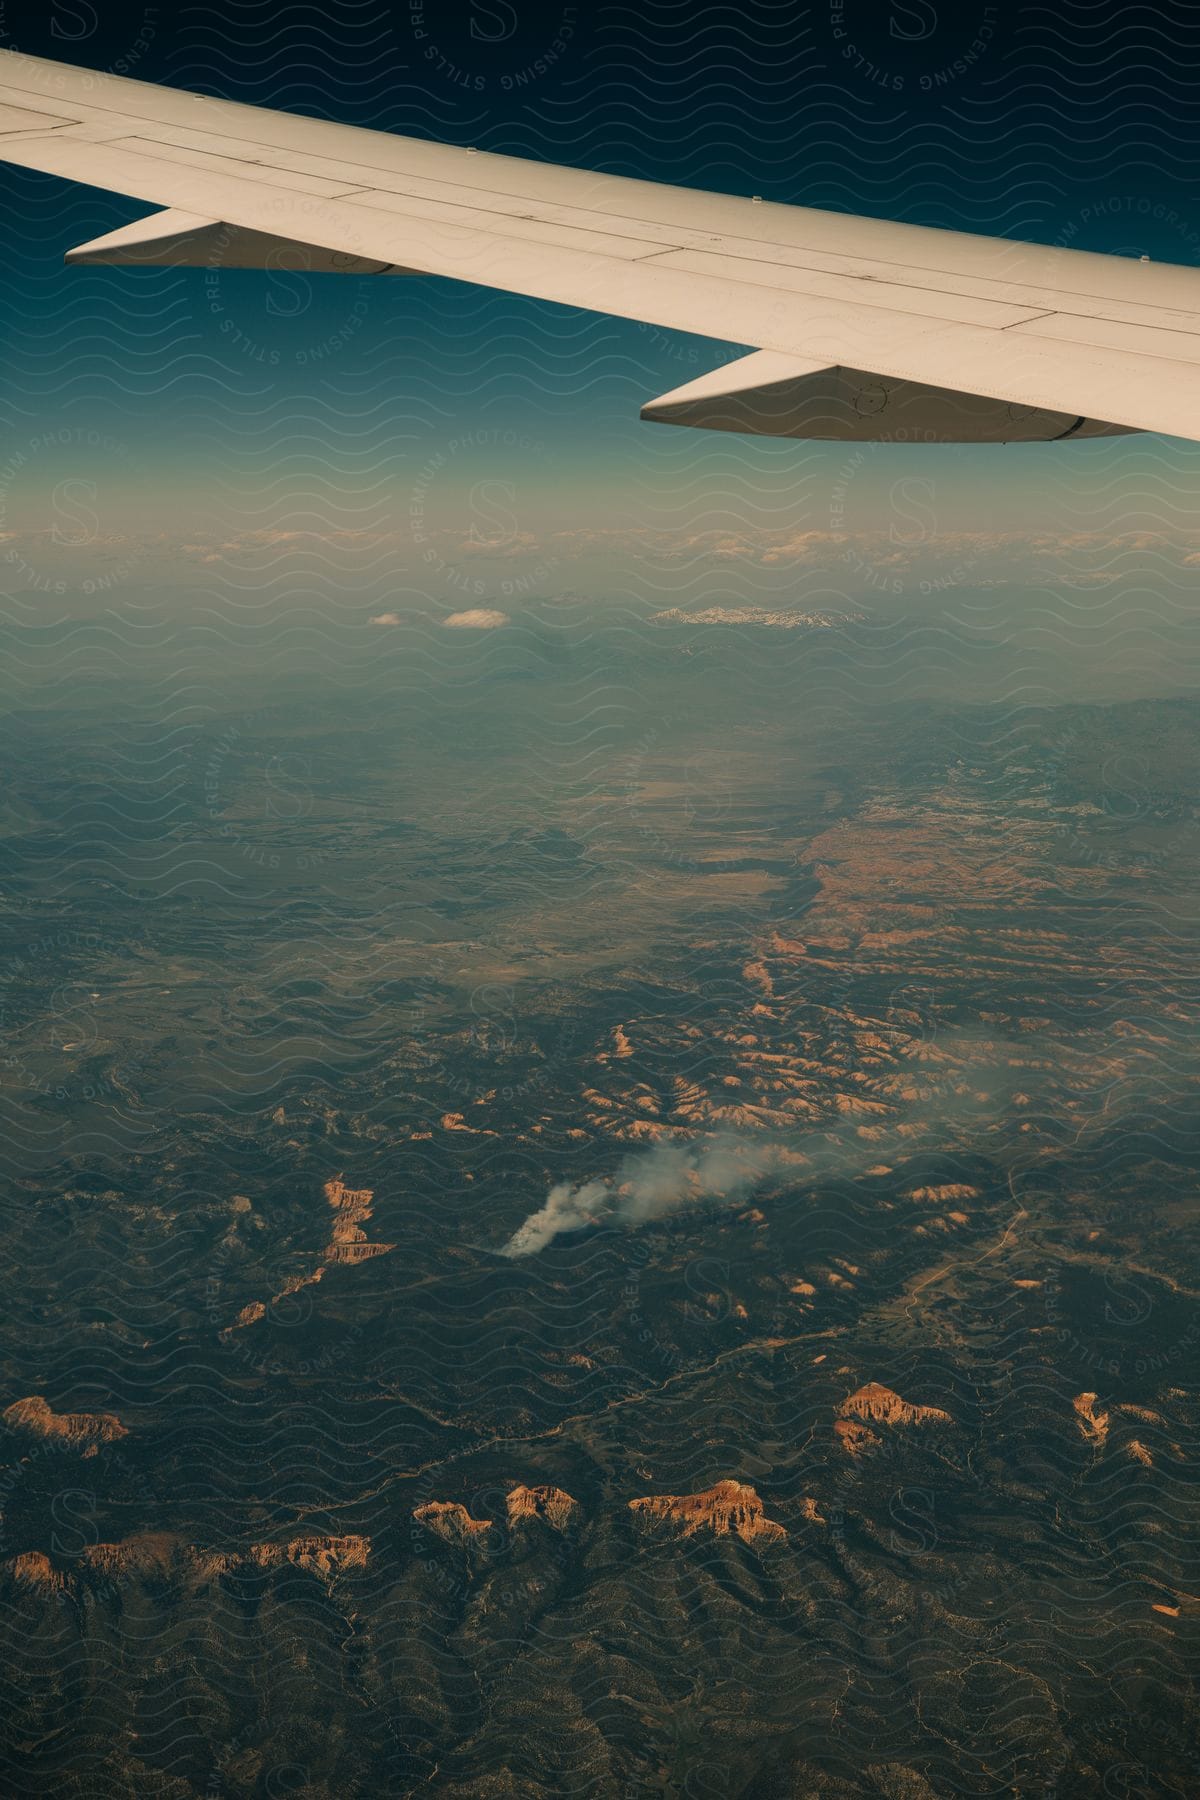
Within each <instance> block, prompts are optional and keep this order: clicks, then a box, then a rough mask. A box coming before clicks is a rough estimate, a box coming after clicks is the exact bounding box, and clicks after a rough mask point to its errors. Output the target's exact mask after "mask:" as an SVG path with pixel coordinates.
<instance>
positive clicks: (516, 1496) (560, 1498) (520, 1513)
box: [507, 1487, 579, 1531]
mask: <svg viewBox="0 0 1200 1800" xmlns="http://www.w3.org/2000/svg"><path fill="white" fill-rule="evenodd" d="M507 1506H508V1522H509V1524H510V1525H516V1524H519V1523H520V1522H521V1520H523V1519H543V1520H544V1521H545V1523H546V1524H547V1525H551V1526H553V1528H554V1530H555V1531H565V1530H566V1528H567V1526H568V1525H569V1524H570V1523H571V1520H572V1518H573V1516H574V1515H575V1514H576V1513H577V1512H578V1511H579V1502H578V1501H577V1500H573V1499H572V1498H571V1496H570V1494H564V1492H563V1490H562V1489H561V1488H557V1487H515V1488H513V1490H512V1492H511V1493H510V1494H509V1496H508V1501H507Z"/></svg>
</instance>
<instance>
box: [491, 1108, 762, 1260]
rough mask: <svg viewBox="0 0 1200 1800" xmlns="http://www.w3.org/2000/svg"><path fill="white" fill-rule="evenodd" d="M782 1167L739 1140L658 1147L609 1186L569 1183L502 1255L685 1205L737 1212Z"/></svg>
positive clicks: (629, 1163) (629, 1162)
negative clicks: (759, 1184) (715, 1206)
mask: <svg viewBox="0 0 1200 1800" xmlns="http://www.w3.org/2000/svg"><path fill="white" fill-rule="evenodd" d="M783 1160H784V1159H783V1154H782V1152H781V1151H780V1150H779V1149H778V1148H772V1147H771V1146H769V1145H766V1144H755V1143H747V1142H745V1140H743V1139H739V1138H733V1137H717V1138H709V1139H707V1140H706V1141H705V1142H704V1143H702V1144H686V1145H685V1144H656V1145H655V1146H654V1147H653V1148H652V1149H651V1150H647V1151H644V1152H642V1153H641V1154H639V1155H637V1156H631V1157H627V1158H626V1159H625V1161H624V1162H623V1163H622V1164H621V1166H620V1168H619V1169H618V1170H617V1173H616V1174H615V1175H614V1176H612V1177H611V1178H610V1179H608V1180H604V1181H585V1182H584V1183H583V1184H582V1186H580V1187H572V1186H571V1185H570V1183H569V1182H565V1181H563V1182H560V1183H559V1184H558V1186H557V1187H553V1188H551V1190H550V1193H549V1195H548V1197H547V1200H546V1204H545V1205H544V1206H543V1207H541V1208H540V1209H539V1211H537V1212H535V1213H530V1215H529V1217H528V1218H527V1219H526V1221H525V1223H524V1224H523V1225H522V1226H521V1227H520V1229H519V1230H518V1231H516V1232H515V1233H514V1234H513V1236H512V1237H511V1238H510V1239H509V1241H508V1243H507V1244H506V1245H505V1246H504V1248H503V1250H502V1251H501V1252H500V1254H501V1255H502V1256H512V1257H517V1256H533V1255H534V1254H535V1252H537V1251H538V1250H544V1249H545V1248H546V1245H547V1244H549V1243H552V1242H553V1240H554V1239H555V1238H556V1237H558V1235H559V1234H560V1232H564V1231H579V1230H580V1229H581V1228H582V1227H583V1226H585V1225H602V1224H605V1223H606V1222H612V1223H613V1224H616V1225H642V1224H645V1222H646V1221H647V1220H649V1219H662V1218H665V1217H666V1216H667V1215H668V1214H669V1213H673V1212H676V1211H678V1210H679V1209H680V1208H682V1207H685V1206H696V1205H699V1204H703V1203H705V1202H709V1203H714V1202H715V1203H716V1204H718V1205H719V1204H722V1203H724V1204H725V1205H735V1204H736V1203H737V1202H738V1201H739V1200H741V1199H744V1197H745V1196H746V1195H747V1194H748V1193H749V1192H750V1190H751V1189H752V1188H753V1187H754V1186H755V1184H756V1183H757V1182H759V1181H761V1180H762V1179H763V1177H764V1176H766V1175H768V1174H769V1173H770V1172H771V1171H772V1170H773V1169H775V1168H778V1167H779V1166H780V1165H781V1162H782V1161H783Z"/></svg>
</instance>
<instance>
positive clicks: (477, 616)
mask: <svg viewBox="0 0 1200 1800" xmlns="http://www.w3.org/2000/svg"><path fill="white" fill-rule="evenodd" d="M508 623H509V617H508V614H507V613H502V612H493V611H492V610H491V609H490V608H489V607H486V606H476V607H473V608H472V609H471V611H470V612H460V613H451V614H450V615H449V617H448V618H445V619H443V620H442V624H443V625H444V626H445V627H446V629H447V631H496V630H497V629H498V628H499V627H500V626H501V625H507V624H508Z"/></svg>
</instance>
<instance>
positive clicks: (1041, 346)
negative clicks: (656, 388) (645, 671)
mask: <svg viewBox="0 0 1200 1800" xmlns="http://www.w3.org/2000/svg"><path fill="white" fill-rule="evenodd" d="M0 160H5V161H9V162H13V163H17V164H20V165H22V166H24V167H27V168H33V169H39V170H42V171H45V172H47V173H50V174H54V175H59V176H62V177H65V178H67V179H71V180H76V181H82V182H86V183H87V184H88V185H90V186H93V187H103V188H109V189H112V190H114V191H116V192H118V193H122V194H126V195H129V196H131V197H133V198H135V199H139V200H144V201H146V202H148V203H150V204H152V205H154V206H157V207H161V208H164V209H165V210H164V211H163V212H160V213H157V214H155V215H153V216H151V217H150V218H149V219H145V220H139V221H137V222H136V223H135V224H134V225H132V226H128V227H124V228H122V230H120V231H118V232H114V233H110V234H108V236H107V237H105V238H101V239H97V240H96V241H95V242H94V243H92V244H88V245H82V246H80V247H78V248H77V249H75V250H73V251H71V252H69V253H68V261H72V262H87V263H96V262H113V263H121V264H136V263H151V264H163V263H171V264H177V265H186V266H192V267H212V266H238V267H248V268H258V267H264V266H287V267H296V266H303V267H306V268H310V269H312V270H314V271H315V272H327V273H337V272H352V273H378V274H385V273H387V274H414V273H422V274H431V275H440V276H449V277H452V278H454V279H458V280H462V281H468V282H473V283H476V284H478V285H482V286H487V287H495V288H500V289H505V290H508V291H510V292H513V293H519V294H525V295H530V296H533V297H536V298H539V299H544V300H549V301H554V302H558V303H560V304H564V305H568V306H577V307H582V308H585V309H587V310H590V311H603V312H610V313H614V314H616V315H618V316H620V317H624V318H630V319H636V320H639V321H641V322H644V323H648V324H655V325H660V326H664V327H666V328H669V329H674V330H680V331H686V332H691V333H695V334H697V335H700V336H707V337H711V338H714V339H719V340H720V341H721V342H723V343H727V342H728V341H730V340H731V339H737V340H740V341H741V342H742V343H744V344H747V345H751V346H754V347H755V354H752V355H750V356H747V357H744V358H742V359H741V360H740V361H739V362H737V363H734V364H726V365H725V366H724V367H723V368H721V369H719V370H716V371H714V372H713V373H712V374H710V375H708V376H704V377H701V379H700V380H699V381H697V382H693V383H690V384H689V385H688V386H687V387H684V388H681V389H678V390H676V391H675V392H674V393H671V394H666V395H663V396H661V397H660V398H659V399H657V400H654V401H651V402H650V403H649V404H648V405H647V406H646V407H645V408H644V409H643V417H645V418H647V419H652V420H655V421H657V422H662V423H669V424H684V425H692V426H699V427H701V428H706V429H718V430H726V431H748V432H754V433H759V434H764V433H765V434H767V435H772V436H785V437H826V438H848V439H858V440H867V439H891V440H895V441H901V442H961V441H983V442H1008V441H1013V440H1015V439H1067V438H1071V439H1076V438H1082V437H1095V436H1101V435H1112V434H1114V433H1122V432H1126V431H1138V430H1146V431H1159V432H1165V433H1168V434H1171V435H1175V436H1181V437H1186V438H1192V439H1196V440H1200V271H1198V270H1194V269H1186V268H1180V267H1175V266H1172V265H1155V264H1149V263H1145V262H1137V261H1134V260H1133V259H1131V258H1120V257H1105V256H1096V255H1093V254H1090V253H1088V252H1082V251H1072V250H1064V249H1055V248H1044V247H1039V246H1036V245H1029V244H1015V243H1010V242H1008V241H1007V240H1000V239H990V238H980V237H973V236H969V235H966V234H962V233H957V232H946V231H935V230H931V229H928V228H926V227H921V226H912V225H898V224H894V223H890V222H888V221H884V220H875V219H857V218H849V217H845V216H842V215H839V214H835V213H824V212H819V211H815V210H813V209H811V208H805V207H790V206H779V205H764V204H761V203H759V202H757V201H752V200H744V199H739V198H737V197H736V196H732V195H723V194H703V193H697V192H694V191H692V190H690V189H678V188H669V187H663V186H659V185H657V184H654V183H650V182H638V181H629V180H626V179H624V178H620V177H616V176H611V175H597V174H593V173H590V172H588V171H586V170H580V169H569V168H560V167H557V166H555V165H552V164H545V163H534V162H529V161H524V160H522V159H519V158H514V157H501V156H492V155H487V154H483V153H478V154H477V153H475V152H474V151H471V150H464V149H459V148H456V147H454V146H450V145H441V144H430V143H426V142H423V141H422V140H419V139H412V138H402V137H395V136H392V135H390V134H388V133H382V132H373V131H365V130H362V129H360V128H358V127H353V126H343V125H335V124H331V123H329V122H328V121H325V120H316V119H306V118H300V117H296V116H294V115H291V114H287V113H279V112H271V111H268V110H266V109H262V108H257V107H249V106H243V105H241V104H238V103H235V102H231V101H223V100H214V99H210V98H208V97H206V96H201V95H193V94H187V93H183V92H181V91H179V90H177V89H171V88H161V87H155V86H152V85H150V84H147V83H144V82H137V81H130V80H128V79H126V78H123V77H119V76H111V75H97V74H92V73H90V72H89V71H86V70H80V69H76V68H72V67H69V66H67V65H63V64H58V63H52V62H46V61H43V60H41V59H37V58H32V57H26V56H23V55H21V54H20V53H18V52H14V51H4V52H0Z"/></svg>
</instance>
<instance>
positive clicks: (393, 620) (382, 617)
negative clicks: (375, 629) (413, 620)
mask: <svg viewBox="0 0 1200 1800" xmlns="http://www.w3.org/2000/svg"><path fill="white" fill-rule="evenodd" d="M370 623H371V624H372V625H399V624H400V614H399V613H376V614H375V617H374V618H373V619H372V620H371V621H370Z"/></svg>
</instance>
